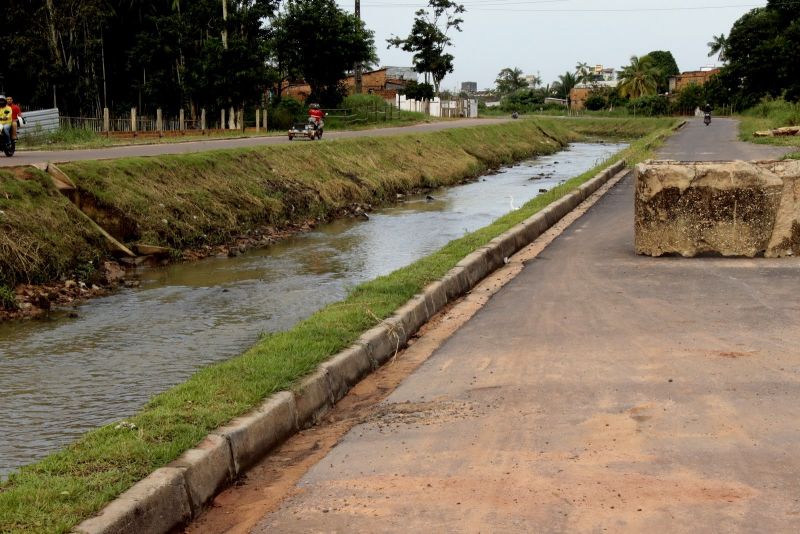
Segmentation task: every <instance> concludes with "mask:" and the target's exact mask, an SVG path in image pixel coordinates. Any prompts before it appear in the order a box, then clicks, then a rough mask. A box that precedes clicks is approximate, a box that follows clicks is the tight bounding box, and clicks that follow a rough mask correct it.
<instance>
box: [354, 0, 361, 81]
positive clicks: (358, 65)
mask: <svg viewBox="0 0 800 534" xmlns="http://www.w3.org/2000/svg"><path fill="white" fill-rule="evenodd" d="M355 1H356V10H355V11H356V18H357V19H358V21H359V24H360V23H361V0H355ZM360 29H361V27H360V25H359V30H360ZM353 70H354V73H353V74H354V75H353V77H354V79H355V80H354V81H355V84H356V87H355V92H356V94H357V95H360V94H361V62H358V63H356V66H355V69H353Z"/></svg>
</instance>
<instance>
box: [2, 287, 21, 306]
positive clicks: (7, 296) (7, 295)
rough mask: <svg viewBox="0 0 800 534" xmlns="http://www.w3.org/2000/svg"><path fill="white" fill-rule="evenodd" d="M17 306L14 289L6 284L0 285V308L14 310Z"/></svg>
mask: <svg viewBox="0 0 800 534" xmlns="http://www.w3.org/2000/svg"><path fill="white" fill-rule="evenodd" d="M17 308H18V306H17V299H16V296H15V295H14V291H13V290H11V288H9V287H7V286H0V309H3V310H16V309H17Z"/></svg>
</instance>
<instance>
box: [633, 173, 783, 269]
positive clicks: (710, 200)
mask: <svg viewBox="0 0 800 534" xmlns="http://www.w3.org/2000/svg"><path fill="white" fill-rule="evenodd" d="M635 180H636V199H635V248H636V252H637V254H646V255H650V256H661V255H662V254H668V253H677V254H680V255H682V256H685V257H689V256H695V255H697V254H700V253H706V252H715V253H719V254H722V255H723V256H748V257H752V256H755V255H757V254H759V253H762V252H764V251H765V250H766V249H767V245H768V243H769V241H770V237H771V235H772V228H773V225H774V223H775V218H776V215H777V213H778V207H779V204H780V203H781V195H782V191H783V181H782V180H781V178H780V177H779V176H778V175H776V174H775V173H774V172H772V171H771V170H770V169H769V168H767V167H766V166H763V165H761V166H759V165H756V164H754V163H748V162H744V161H734V162H728V163H678V162H646V163H644V164H640V165H637V167H636V177H635Z"/></svg>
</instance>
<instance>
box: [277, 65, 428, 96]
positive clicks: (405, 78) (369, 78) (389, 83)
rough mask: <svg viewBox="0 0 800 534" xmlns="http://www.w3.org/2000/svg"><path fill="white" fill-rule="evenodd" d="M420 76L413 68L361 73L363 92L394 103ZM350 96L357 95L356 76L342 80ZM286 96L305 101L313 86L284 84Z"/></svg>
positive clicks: (391, 68) (380, 69)
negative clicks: (399, 94)
mask: <svg viewBox="0 0 800 534" xmlns="http://www.w3.org/2000/svg"><path fill="white" fill-rule="evenodd" d="M418 77H419V75H418V74H417V72H416V71H415V70H414V69H413V68H412V67H381V68H379V69H376V70H371V71H368V72H363V73H361V92H362V93H366V94H375V95H378V96H381V97H383V98H384V99H385V100H388V101H391V102H394V101H395V99H396V98H397V94H398V92H399V91H400V90H402V89H403V88H405V86H406V84H407V83H408V82H409V81H417V79H418ZM342 82H343V83H344V85H345V87H346V88H347V93H348V94H351V95H352V94H353V93H355V86H356V82H355V76H354V75H353V74H351V75H349V76H348V77H347V78H345V79H344V80H342ZM282 91H283V94H284V95H285V96H290V97H292V98H296V99H298V100H302V101H305V100H306V99H307V98H308V97H309V95H310V94H311V86H309V85H308V84H307V83H305V82H298V83H289V82H284V85H283V88H282Z"/></svg>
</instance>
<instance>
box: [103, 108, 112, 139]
mask: <svg viewBox="0 0 800 534" xmlns="http://www.w3.org/2000/svg"><path fill="white" fill-rule="evenodd" d="M103 132H104V133H105V134H106V135H108V134H109V132H111V114H110V113H109V111H108V108H103Z"/></svg>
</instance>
